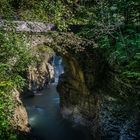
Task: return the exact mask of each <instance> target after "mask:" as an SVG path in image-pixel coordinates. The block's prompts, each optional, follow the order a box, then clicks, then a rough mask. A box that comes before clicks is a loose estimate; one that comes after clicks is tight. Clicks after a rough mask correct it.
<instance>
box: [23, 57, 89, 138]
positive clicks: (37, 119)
mask: <svg viewBox="0 0 140 140" xmlns="http://www.w3.org/2000/svg"><path fill="white" fill-rule="evenodd" d="M59 60H60V59H59ZM57 62H58V61H57ZM61 73H63V68H62V65H61V63H59V64H58V65H56V64H55V83H52V84H51V85H50V86H49V87H46V88H44V90H42V91H41V92H38V93H36V94H35V96H34V97H33V98H26V99H24V104H25V106H26V109H27V112H28V117H29V124H30V125H31V127H32V131H33V135H34V137H35V140H91V136H90V134H89V131H88V130H87V129H86V128H84V127H83V126H79V125H76V124H73V123H71V122H69V121H68V120H65V119H63V118H62V116H61V114H60V108H59V102H60V101H59V95H58V93H57V91H56V84H57V81H58V75H60V74H61Z"/></svg>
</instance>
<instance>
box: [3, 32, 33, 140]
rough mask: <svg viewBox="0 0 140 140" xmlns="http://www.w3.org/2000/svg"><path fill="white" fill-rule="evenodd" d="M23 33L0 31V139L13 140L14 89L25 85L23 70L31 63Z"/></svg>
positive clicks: (14, 137)
mask: <svg viewBox="0 0 140 140" xmlns="http://www.w3.org/2000/svg"><path fill="white" fill-rule="evenodd" d="M25 41H26V40H25V37H24V36H23V35H20V34H18V35H16V34H15V33H4V32H1V33H0V126H1V127H0V139H2V140H15V139H16V135H15V134H14V132H12V131H13V129H12V128H11V124H10V123H11V119H12V114H13V108H14V106H15V103H14V102H15V101H14V96H15V95H14V94H13V93H14V89H18V90H21V89H22V87H23V86H24V85H25V80H24V79H23V77H22V76H23V72H24V71H25V70H26V69H27V66H28V65H29V64H30V63H31V54H30V50H29V48H27V47H26V46H25V45H24V43H25Z"/></svg>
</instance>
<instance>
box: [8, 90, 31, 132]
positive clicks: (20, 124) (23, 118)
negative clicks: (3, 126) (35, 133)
mask: <svg viewBox="0 0 140 140" xmlns="http://www.w3.org/2000/svg"><path fill="white" fill-rule="evenodd" d="M14 94H15V102H16V105H15V109H14V114H13V118H12V120H11V123H12V126H13V127H14V129H17V130H18V131H21V132H23V133H28V132H30V127H29V124H28V115H27V112H26V109H25V107H24V105H23V103H22V101H21V99H20V93H19V92H18V91H17V90H15V91H14Z"/></svg>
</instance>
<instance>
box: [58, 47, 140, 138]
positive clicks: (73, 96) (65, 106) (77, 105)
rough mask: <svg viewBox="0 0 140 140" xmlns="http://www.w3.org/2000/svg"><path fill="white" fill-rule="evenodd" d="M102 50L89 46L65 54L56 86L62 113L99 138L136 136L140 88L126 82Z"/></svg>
mask: <svg viewBox="0 0 140 140" xmlns="http://www.w3.org/2000/svg"><path fill="white" fill-rule="evenodd" d="M103 52H104V50H102V49H99V48H88V47H86V49H85V50H84V51H82V52H79V53H75V54H74V53H72V55H70V54H69V56H65V57H64V62H65V73H64V74H63V75H61V76H60V80H59V83H58V87H57V89H58V91H59V94H60V103H61V112H62V115H63V117H65V118H67V119H69V120H71V121H73V122H75V123H79V124H82V125H85V126H87V127H88V128H90V130H91V134H92V135H93V137H94V139H97V140H100V139H108V140H109V139H114V140H118V139H120V140H125V139H137V138H138V137H139V135H140V133H139V131H138V130H139V128H138V124H139V119H138V116H139V113H138V106H137V103H138V101H137V100H136V98H137V96H138V95H139V88H138V87H137V88H136V87H134V86H132V85H129V84H126V83H124V82H123V80H122V78H121V77H120V74H119V73H118V71H116V69H115V67H112V65H111V64H110V63H109V61H107V60H106V59H105V57H104V56H103ZM132 100H133V101H134V102H132Z"/></svg>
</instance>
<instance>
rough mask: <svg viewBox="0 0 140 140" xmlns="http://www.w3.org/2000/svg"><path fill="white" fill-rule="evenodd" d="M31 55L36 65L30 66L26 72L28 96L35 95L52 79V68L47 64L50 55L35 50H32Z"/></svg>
mask: <svg viewBox="0 0 140 140" xmlns="http://www.w3.org/2000/svg"><path fill="white" fill-rule="evenodd" d="M33 53H34V55H35V58H36V59H39V62H38V60H37V61H36V64H34V65H33V66H30V67H29V68H28V71H27V80H28V90H29V92H30V94H31V93H32V94H34V93H36V92H37V91H38V90H42V89H43V88H44V87H45V86H47V85H48V84H49V83H50V81H51V80H52V79H53V78H54V68H53V66H52V65H51V64H50V63H49V60H50V59H51V57H52V55H51V54H49V53H48V52H47V51H44V52H41V51H39V50H37V49H33Z"/></svg>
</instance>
